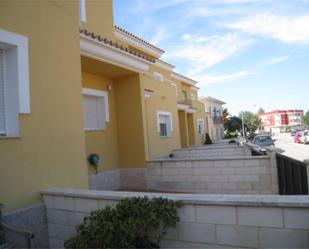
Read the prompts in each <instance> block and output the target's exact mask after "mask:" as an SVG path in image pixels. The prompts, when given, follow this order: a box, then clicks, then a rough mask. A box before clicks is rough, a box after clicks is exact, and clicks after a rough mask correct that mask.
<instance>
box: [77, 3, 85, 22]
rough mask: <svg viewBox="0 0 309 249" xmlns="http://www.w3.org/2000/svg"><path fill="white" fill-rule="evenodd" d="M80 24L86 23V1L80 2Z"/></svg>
mask: <svg viewBox="0 0 309 249" xmlns="http://www.w3.org/2000/svg"><path fill="white" fill-rule="evenodd" d="M79 18H80V22H86V0H79Z"/></svg>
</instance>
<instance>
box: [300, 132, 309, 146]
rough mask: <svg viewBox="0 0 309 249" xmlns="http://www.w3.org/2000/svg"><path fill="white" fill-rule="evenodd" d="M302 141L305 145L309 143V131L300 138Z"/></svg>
mask: <svg viewBox="0 0 309 249" xmlns="http://www.w3.org/2000/svg"><path fill="white" fill-rule="evenodd" d="M300 141H301V143H303V144H307V143H309V131H308V130H306V131H304V132H303V135H302V136H301V137H300Z"/></svg>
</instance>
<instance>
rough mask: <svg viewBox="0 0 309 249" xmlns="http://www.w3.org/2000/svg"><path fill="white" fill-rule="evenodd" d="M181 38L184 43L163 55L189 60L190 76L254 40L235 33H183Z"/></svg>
mask: <svg viewBox="0 0 309 249" xmlns="http://www.w3.org/2000/svg"><path fill="white" fill-rule="evenodd" d="M182 38H183V40H184V41H185V43H184V44H183V45H182V46H178V47H176V48H175V50H174V51H172V52H170V53H169V54H167V55H165V58H174V59H183V60H185V61H187V62H189V67H190V70H189V72H187V74H188V75H189V76H191V77H195V75H196V74H198V73H199V72H201V71H203V70H205V69H207V68H209V67H211V66H213V65H216V64H218V63H220V62H222V61H224V60H225V59H227V58H229V57H231V56H233V55H235V54H237V53H238V52H240V51H242V50H243V49H245V48H246V47H248V46H250V45H251V44H252V43H253V42H254V40H252V39H243V38H241V37H240V36H239V35H238V34H237V33H227V34H225V35H212V36H198V35H191V34H185V35H183V37H182Z"/></svg>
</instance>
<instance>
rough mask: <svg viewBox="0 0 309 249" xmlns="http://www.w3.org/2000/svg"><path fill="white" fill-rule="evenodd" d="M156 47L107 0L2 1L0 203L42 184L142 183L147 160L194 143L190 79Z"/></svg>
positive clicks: (34, 197) (200, 118)
mask: <svg viewBox="0 0 309 249" xmlns="http://www.w3.org/2000/svg"><path fill="white" fill-rule="evenodd" d="M78 30H79V32H78ZM163 53H164V51H163V50H162V49H160V48H158V47H155V46H153V45H152V44H149V43H148V42H146V41H144V40H142V39H140V38H138V37H136V36H135V35H133V34H131V33H129V32H128V31H126V30H124V29H122V28H120V27H117V26H115V25H114V22H113V11H112V1H111V0H105V1H88V0H87V1H85V0H80V1H33V2H26V1H1V2H0V134H1V135H0V184H1V186H0V187H1V188H0V202H3V203H4V204H5V205H6V210H14V209H18V208H21V207H25V206H28V205H30V204H33V203H38V202H41V200H40V194H39V191H40V190H41V189H43V188H49V187H67V188H88V187H90V188H91V189H120V188H131V189H135V188H136V189H138V188H142V187H144V186H145V182H144V174H145V164H146V161H147V160H149V159H152V158H156V157H160V156H165V155H168V154H169V152H170V151H171V150H172V149H175V148H180V147H187V146H190V145H196V144H197V145H198V144H202V143H203V140H204V133H205V130H206V128H205V124H206V116H205V111H204V106H203V104H202V103H201V102H199V101H198V96H197V91H198V88H197V87H196V86H195V85H196V83H197V82H196V81H194V80H192V79H189V78H187V77H186V76H183V75H181V74H178V73H176V72H174V71H173V70H174V66H173V65H170V64H169V63H167V62H164V61H162V60H160V57H161V55H162V54H163ZM91 154H97V155H98V156H99V157H100V161H99V164H98V168H97V170H98V173H97V174H96V170H95V168H94V167H92V166H91V165H90V163H89V162H87V158H88V159H89V155H91Z"/></svg>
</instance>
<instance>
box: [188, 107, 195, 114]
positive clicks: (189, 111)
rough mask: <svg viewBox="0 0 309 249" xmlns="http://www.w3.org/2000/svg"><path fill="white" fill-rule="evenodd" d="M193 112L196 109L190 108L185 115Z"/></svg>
mask: <svg viewBox="0 0 309 249" xmlns="http://www.w3.org/2000/svg"><path fill="white" fill-rule="evenodd" d="M195 112H196V109H193V108H191V107H189V108H188V109H187V113H195Z"/></svg>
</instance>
